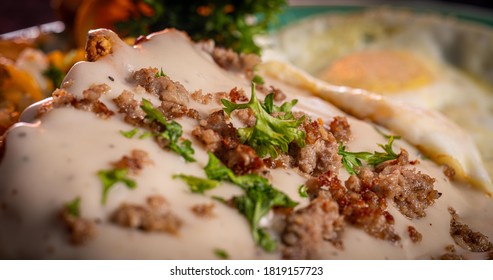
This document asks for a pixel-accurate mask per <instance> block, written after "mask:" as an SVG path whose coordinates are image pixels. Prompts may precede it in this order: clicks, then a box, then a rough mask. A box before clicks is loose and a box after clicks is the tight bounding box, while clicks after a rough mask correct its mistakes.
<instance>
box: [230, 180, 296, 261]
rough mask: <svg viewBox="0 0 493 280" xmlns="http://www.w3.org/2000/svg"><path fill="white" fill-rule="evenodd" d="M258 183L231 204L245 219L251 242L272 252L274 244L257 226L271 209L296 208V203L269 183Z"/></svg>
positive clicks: (236, 197) (235, 198)
mask: <svg viewBox="0 0 493 280" xmlns="http://www.w3.org/2000/svg"><path fill="white" fill-rule="evenodd" d="M257 176H258V175H257ZM242 177H243V176H242ZM266 181H267V180H266ZM259 182H261V180H258V181H256V182H255V183H254V184H252V185H251V186H250V187H248V188H246V189H244V190H245V194H244V195H241V196H235V197H233V203H234V205H235V206H236V208H237V209H238V211H240V213H241V214H243V215H245V217H246V218H247V220H248V223H249V224H250V228H251V230H252V235H253V240H255V242H256V243H257V244H258V245H260V246H261V247H262V248H263V249H264V250H265V251H267V252H272V251H274V250H275V249H276V242H275V241H274V240H273V239H272V238H271V237H270V235H269V234H268V233H267V232H266V231H265V229H263V228H261V227H260V226H259V222H260V219H261V218H262V217H263V216H265V215H266V214H267V213H268V212H269V211H270V210H271V209H272V208H273V207H287V208H290V207H294V206H296V205H297V203H296V202H294V201H292V200H291V199H290V198H289V197H288V196H287V195H286V194H284V193H282V192H280V191H278V190H276V189H274V188H273V187H272V186H271V185H270V184H269V183H267V182H265V183H261V184H259Z"/></svg>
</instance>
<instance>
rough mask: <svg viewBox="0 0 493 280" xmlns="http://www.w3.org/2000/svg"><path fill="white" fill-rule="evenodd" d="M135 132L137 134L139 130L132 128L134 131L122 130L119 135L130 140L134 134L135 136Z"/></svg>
mask: <svg viewBox="0 0 493 280" xmlns="http://www.w3.org/2000/svg"><path fill="white" fill-rule="evenodd" d="M137 132H139V129H138V128H134V129H132V130H129V131H123V130H120V133H121V134H122V135H123V136H125V137H127V138H129V139H130V138H132V137H134V136H135V134H137Z"/></svg>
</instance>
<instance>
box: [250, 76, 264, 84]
mask: <svg viewBox="0 0 493 280" xmlns="http://www.w3.org/2000/svg"><path fill="white" fill-rule="evenodd" d="M252 82H254V83H255V84H257V85H263V84H265V81H264V78H262V77H261V76H259V75H255V76H254V77H253V79H252Z"/></svg>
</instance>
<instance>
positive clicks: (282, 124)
mask: <svg viewBox="0 0 493 280" xmlns="http://www.w3.org/2000/svg"><path fill="white" fill-rule="evenodd" d="M270 98H272V97H270ZM221 102H222V104H223V105H224V106H225V108H223V110H224V112H226V114H228V115H231V112H233V111H234V110H238V109H247V108H250V109H251V110H252V111H253V112H254V114H255V117H256V121H255V125H254V126H252V127H245V128H240V129H238V134H239V136H240V140H241V141H242V142H243V143H247V144H248V145H250V146H251V147H253V148H254V149H255V150H256V152H257V154H258V155H259V156H261V157H263V156H266V155H267V154H269V155H270V156H271V157H273V158H276V157H277V156H278V151H277V149H280V150H281V151H282V152H284V153H285V152H287V151H288V145H289V144H290V143H291V142H296V143H297V144H298V146H300V147H304V146H305V132H304V131H303V130H300V129H298V126H299V125H300V124H301V123H302V122H303V120H304V118H305V117H304V116H303V117H301V118H300V119H294V118H293V119H281V118H276V117H273V116H271V115H270V114H269V111H268V110H270V111H273V110H274V106H273V103H272V105H271V101H268V105H267V106H266V105H265V104H262V103H260V102H259V101H258V99H257V97H256V95H255V83H252V95H251V98H250V101H249V102H248V103H243V104H235V103H232V102H231V101H229V100H226V99H221ZM285 104H286V103H285ZM290 104H292V105H294V104H296V102H294V103H288V105H285V107H284V109H283V110H286V111H287V110H288V109H291V107H292V106H291V105H290ZM290 106H291V107H290ZM266 107H267V108H270V109H267V110H266ZM281 107H282V106H281ZM281 107H280V108H281ZM279 110H280V109H279ZM285 113H290V112H285Z"/></svg>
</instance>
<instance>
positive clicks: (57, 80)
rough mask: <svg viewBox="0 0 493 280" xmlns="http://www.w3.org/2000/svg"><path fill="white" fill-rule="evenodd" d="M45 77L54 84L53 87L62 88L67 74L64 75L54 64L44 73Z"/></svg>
mask: <svg viewBox="0 0 493 280" xmlns="http://www.w3.org/2000/svg"><path fill="white" fill-rule="evenodd" d="M43 75H44V76H45V77H47V78H48V79H50V80H51V82H52V83H53V86H54V87H56V88H58V87H60V85H61V84H62V81H63V78H64V77H65V74H64V73H63V71H62V70H61V69H60V68H58V67H56V66H55V65H53V64H50V66H49V67H48V69H46V70H45V71H44V72H43Z"/></svg>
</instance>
